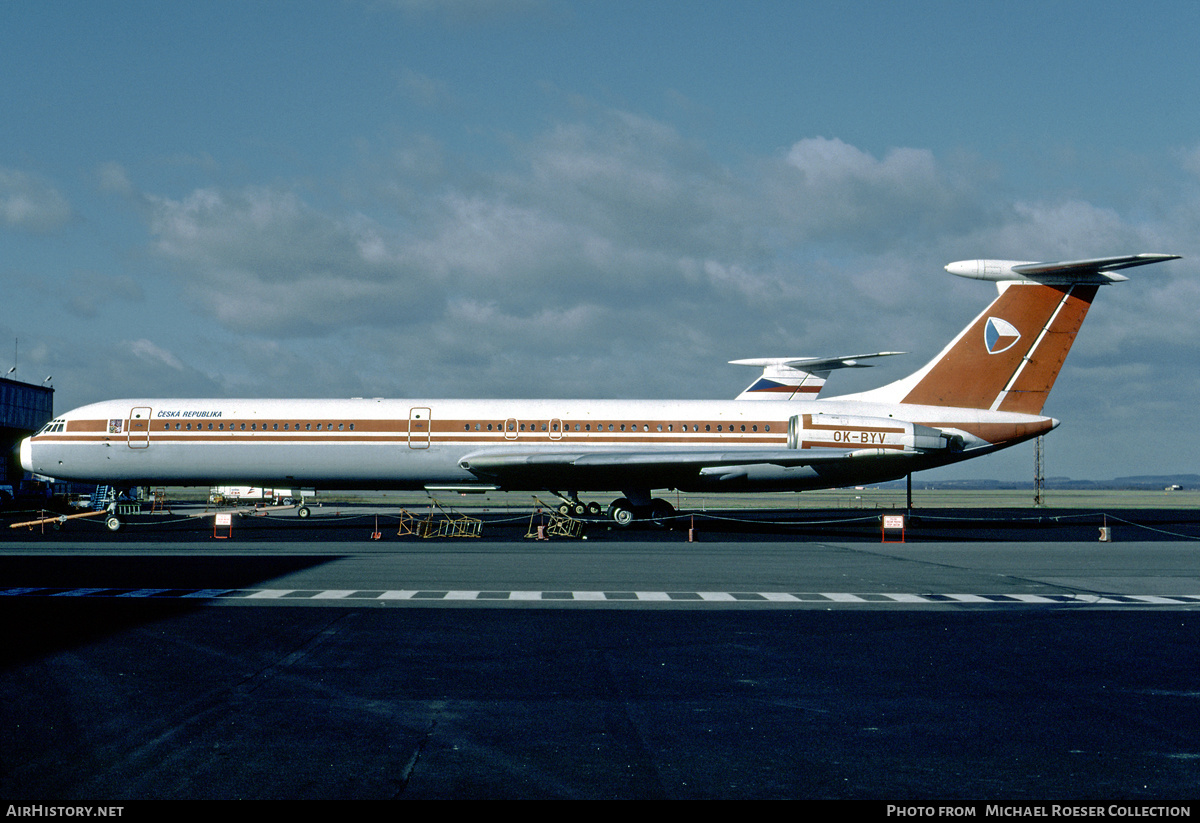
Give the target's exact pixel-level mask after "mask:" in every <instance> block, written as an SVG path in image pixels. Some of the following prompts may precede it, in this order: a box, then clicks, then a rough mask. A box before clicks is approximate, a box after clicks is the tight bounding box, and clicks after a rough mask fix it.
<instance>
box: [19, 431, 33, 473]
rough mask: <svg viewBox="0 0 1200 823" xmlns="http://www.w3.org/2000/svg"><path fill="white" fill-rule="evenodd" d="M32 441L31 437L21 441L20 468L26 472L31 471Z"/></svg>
mask: <svg viewBox="0 0 1200 823" xmlns="http://www.w3.org/2000/svg"><path fill="white" fill-rule="evenodd" d="M32 440H33V438H32V437H26V438H25V439H24V440H22V441H21V468H23V469H24V470H25V471H27V472H31V471H33V443H32V442H31V441H32Z"/></svg>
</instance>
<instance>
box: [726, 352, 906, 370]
mask: <svg viewBox="0 0 1200 823" xmlns="http://www.w3.org/2000/svg"><path fill="white" fill-rule="evenodd" d="M895 354H906V352H902V351H877V352H873V353H872V354H847V355H844V356H842V357H751V358H748V359H746V360H730V361H729V362H730V363H731V364H733V365H735V366H759V367H761V368H766V367H767V366H787V367H788V368H791V369H799V370H803V371H807V372H816V371H832V370H833V369H851V368H866V367H868V366H871V365H873V364H871V363H859V362H858V361H859V360H867V359H869V358H872V357H891V356H892V355H895Z"/></svg>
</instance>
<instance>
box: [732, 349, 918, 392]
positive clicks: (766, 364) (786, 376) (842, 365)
mask: <svg viewBox="0 0 1200 823" xmlns="http://www.w3.org/2000/svg"><path fill="white" fill-rule="evenodd" d="M894 354H904V352H902V351H877V352H872V353H871V354H848V355H844V356H842V357H752V358H749V359H746V360H730V361H729V362H730V363H732V364H733V365H735V366H757V367H759V368H761V369H762V370H763V373H762V375H761V376H760V377H759V378H758V379H757V380H755V381H754V382H753V383H751V384H750V385H749V386H747V387H746V388H745V389H743V390H742V393H741V394H739V395H738V396H737V399H738V400H796V399H805V400H813V399H815V398H816V396H817V395H818V394H820V392H821V388H822V387H823V386H824V385H825V381H826V380H828V379H829V373H830V372H831V371H833V370H834V369H854V368H866V367H868V366H870V365H872V364H871V363H862V362H859V361H861V360H869V359H871V358H873V357H890V356H892V355H894Z"/></svg>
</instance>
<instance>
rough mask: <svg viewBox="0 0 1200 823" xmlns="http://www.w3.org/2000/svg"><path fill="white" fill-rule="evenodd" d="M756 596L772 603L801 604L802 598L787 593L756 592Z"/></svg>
mask: <svg viewBox="0 0 1200 823" xmlns="http://www.w3.org/2000/svg"><path fill="white" fill-rule="evenodd" d="M756 594H757V595H758V596H759V597H761V598H763V599H764V600H769V601H770V602H772V603H799V602H800V598H799V597H796V596H795V595H793V594H788V593H787V592H756Z"/></svg>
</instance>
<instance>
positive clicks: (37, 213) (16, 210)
mask: <svg viewBox="0 0 1200 823" xmlns="http://www.w3.org/2000/svg"><path fill="white" fill-rule="evenodd" d="M70 219H71V204H70V203H68V202H67V199H66V198H65V197H63V195H61V194H60V193H59V192H58V190H57V189H55V188H54V187H53V186H52V185H50V183H48V182H47V181H45V180H43V179H42V178H41V177H38V176H37V175H34V174H30V173H29V172H23V171H17V170H15V169H6V168H0V225H2V226H6V227H8V228H11V229H18V230H21V231H27V232H35V233H41V232H48V231H52V230H54V229H57V228H59V227H60V226H62V225H63V224H64V223H66V222H67V221H68V220H70Z"/></svg>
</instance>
